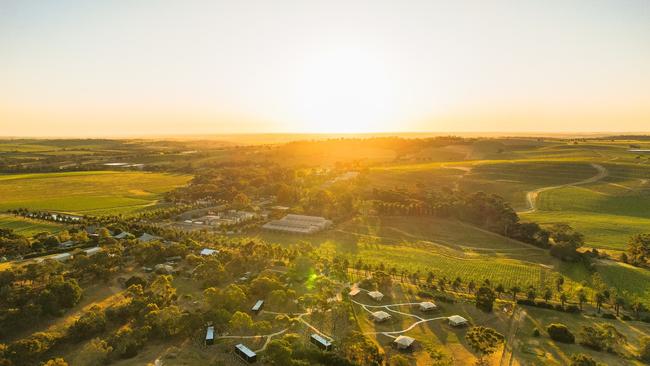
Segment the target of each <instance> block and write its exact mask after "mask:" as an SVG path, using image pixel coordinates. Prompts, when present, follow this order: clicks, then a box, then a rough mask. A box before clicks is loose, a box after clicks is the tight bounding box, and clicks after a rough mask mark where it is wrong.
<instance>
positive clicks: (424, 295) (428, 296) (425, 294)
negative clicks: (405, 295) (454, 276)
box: [418, 291, 435, 299]
mask: <svg viewBox="0 0 650 366" xmlns="http://www.w3.org/2000/svg"><path fill="white" fill-rule="evenodd" d="M418 296H420V297H421V298H423V299H433V298H434V297H435V295H434V294H432V293H431V292H429V291H419V292H418Z"/></svg>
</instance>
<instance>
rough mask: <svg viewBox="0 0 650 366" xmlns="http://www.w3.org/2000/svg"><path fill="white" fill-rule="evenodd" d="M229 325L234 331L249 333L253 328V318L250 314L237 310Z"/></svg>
mask: <svg viewBox="0 0 650 366" xmlns="http://www.w3.org/2000/svg"><path fill="white" fill-rule="evenodd" d="M228 325H229V326H230V329H231V330H232V332H233V333H248V332H249V331H250V330H251V329H252V328H253V319H252V318H251V316H250V315H248V314H246V313H242V312H241V311H237V312H235V313H234V314H233V316H232V318H231V319H230V322H229V323H228Z"/></svg>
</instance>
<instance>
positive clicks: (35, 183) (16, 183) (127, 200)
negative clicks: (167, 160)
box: [0, 171, 190, 215]
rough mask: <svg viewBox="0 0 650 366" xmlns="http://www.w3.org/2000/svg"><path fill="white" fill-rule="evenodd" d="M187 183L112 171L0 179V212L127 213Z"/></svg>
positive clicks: (176, 177)
mask: <svg viewBox="0 0 650 366" xmlns="http://www.w3.org/2000/svg"><path fill="white" fill-rule="evenodd" d="M189 179H190V177H189V176H187V175H172V174H161V173H141V172H113V171H97V172H70V173H44V174H14V175H0V210H8V209H14V208H28V209H32V210H52V211H59V212H66V213H78V214H89V215H98V214H109V213H110V214H118V213H129V212H135V211H138V210H142V209H145V208H147V207H151V206H153V205H155V204H156V202H157V201H158V200H159V199H160V198H161V194H162V193H164V192H166V191H169V190H171V189H173V188H175V187H178V186H181V185H184V184H185V183H187V181H188V180H189Z"/></svg>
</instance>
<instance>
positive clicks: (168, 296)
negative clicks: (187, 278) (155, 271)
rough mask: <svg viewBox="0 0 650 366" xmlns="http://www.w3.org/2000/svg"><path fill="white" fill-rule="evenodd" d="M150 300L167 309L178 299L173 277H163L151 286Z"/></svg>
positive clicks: (159, 277) (158, 278)
mask: <svg viewBox="0 0 650 366" xmlns="http://www.w3.org/2000/svg"><path fill="white" fill-rule="evenodd" d="M148 293H149V295H150V296H149V298H150V299H151V301H152V302H154V303H155V304H157V305H158V306H160V307H165V306H167V305H169V304H171V303H172V301H173V300H174V299H175V298H176V289H175V288H174V285H172V276H170V275H161V276H158V277H156V279H155V280H154V281H153V282H152V283H151V286H149V291H148Z"/></svg>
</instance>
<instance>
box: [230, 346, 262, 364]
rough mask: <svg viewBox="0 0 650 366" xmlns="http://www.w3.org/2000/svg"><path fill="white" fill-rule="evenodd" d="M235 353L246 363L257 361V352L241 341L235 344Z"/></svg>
mask: <svg viewBox="0 0 650 366" xmlns="http://www.w3.org/2000/svg"><path fill="white" fill-rule="evenodd" d="M235 354H237V356H239V357H240V358H241V359H242V360H244V361H246V362H248V363H253V362H255V361H257V354H256V353H255V352H253V351H251V350H250V349H249V348H248V347H246V346H244V345H243V344H241V343H240V344H238V345H236V346H235Z"/></svg>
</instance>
